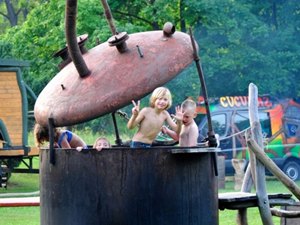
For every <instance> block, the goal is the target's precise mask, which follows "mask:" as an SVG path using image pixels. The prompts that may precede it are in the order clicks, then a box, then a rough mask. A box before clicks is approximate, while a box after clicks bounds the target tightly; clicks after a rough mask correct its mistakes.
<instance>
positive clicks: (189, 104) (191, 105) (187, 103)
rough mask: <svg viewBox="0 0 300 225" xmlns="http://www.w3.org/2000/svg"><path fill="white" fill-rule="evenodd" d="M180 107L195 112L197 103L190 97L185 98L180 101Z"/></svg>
mask: <svg viewBox="0 0 300 225" xmlns="http://www.w3.org/2000/svg"><path fill="white" fill-rule="evenodd" d="M181 108H182V110H183V111H192V112H195V110H196V108H197V104H196V102H195V101H194V100H193V99H191V98H187V99H186V100H184V101H183V102H182V103H181Z"/></svg>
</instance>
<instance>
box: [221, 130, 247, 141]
mask: <svg viewBox="0 0 300 225" xmlns="http://www.w3.org/2000/svg"><path fill="white" fill-rule="evenodd" d="M249 129H251V127H248V128H246V129H244V130H242V131H240V132H237V133H234V134H232V135H229V136H227V137H224V138H220V141H223V140H226V139H229V138H232V137H235V136H238V135H240V134H242V133H245V132H246V131H247V130H249Z"/></svg>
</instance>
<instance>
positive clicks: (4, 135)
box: [0, 59, 39, 187]
mask: <svg viewBox="0 0 300 225" xmlns="http://www.w3.org/2000/svg"><path fill="white" fill-rule="evenodd" d="M28 66H29V64H28V62H24V61H17V60H8V59H1V61H0V99H1V108H0V164H1V167H0V176H1V179H0V180H1V187H2V186H3V187H6V182H7V180H8V178H9V176H10V173H11V172H13V171H14V172H20V173H22V172H26V173H29V172H32V173H38V169H34V168H33V163H32V160H33V157H35V156H38V155H39V149H38V148H35V147H29V146H28V117H29V112H28V99H27V97H28V95H27V93H29V95H30V96H31V97H32V98H33V99H35V98H36V96H35V95H34V93H33V92H32V90H31V89H30V88H29V87H28V86H27V85H26V84H25V82H24V80H23V78H22V67H28ZM21 162H22V163H23V164H25V166H26V167H27V168H24V169H20V168H15V167H17V166H18V165H19V164H20V163H21Z"/></svg>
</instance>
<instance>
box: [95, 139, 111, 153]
mask: <svg viewBox="0 0 300 225" xmlns="http://www.w3.org/2000/svg"><path fill="white" fill-rule="evenodd" d="M110 147H111V145H110V143H109V141H108V140H107V138H105V137H99V138H97V139H96V141H95V143H94V145H93V148H95V149H97V150H98V151H100V150H101V149H102V148H110Z"/></svg>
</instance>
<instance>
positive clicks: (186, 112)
mask: <svg viewBox="0 0 300 225" xmlns="http://www.w3.org/2000/svg"><path fill="white" fill-rule="evenodd" d="M196 107H197V105H196V102H194V101H193V100H192V99H190V98H188V99H186V100H185V101H184V102H183V103H182V104H181V108H182V110H183V119H182V124H183V125H182V129H181V132H180V134H178V133H176V132H174V131H173V130H170V129H169V128H167V127H165V126H164V127H163V128H162V133H164V134H167V135H169V136H170V137H171V138H173V139H174V140H176V141H179V146H182V147H192V146H197V142H198V135H199V131H198V126H197V124H196V122H195V120H194V118H195V117H196V116H197V112H196Z"/></svg>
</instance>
